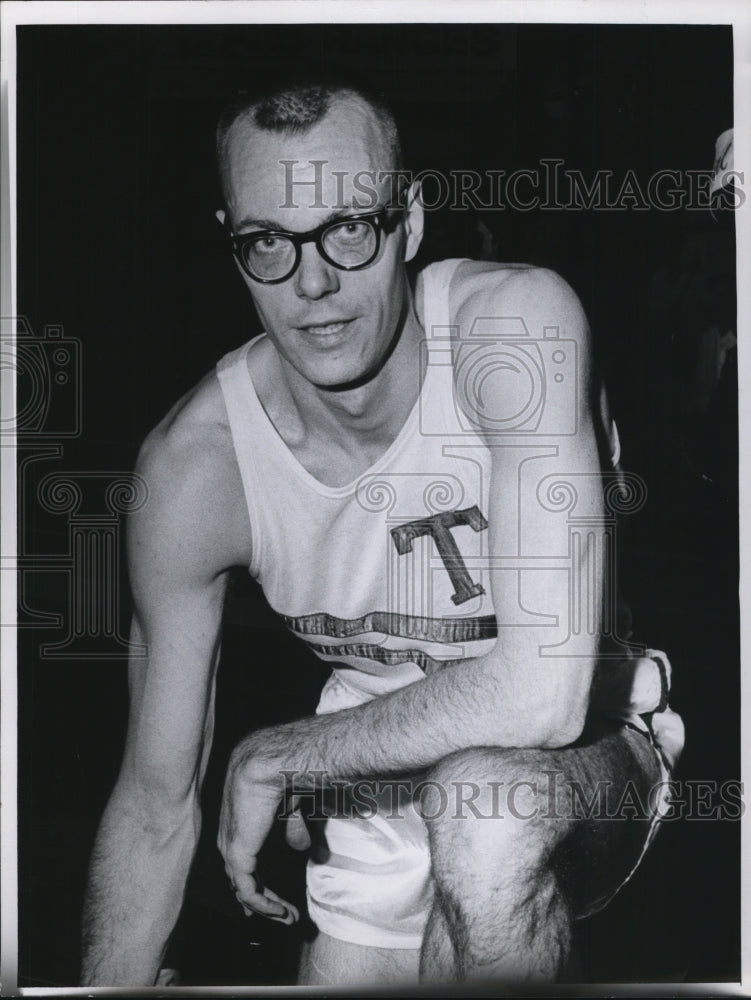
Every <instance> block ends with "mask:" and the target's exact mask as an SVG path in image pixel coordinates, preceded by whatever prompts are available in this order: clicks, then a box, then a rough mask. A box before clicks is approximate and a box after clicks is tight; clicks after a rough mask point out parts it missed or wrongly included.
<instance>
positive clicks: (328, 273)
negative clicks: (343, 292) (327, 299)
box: [294, 243, 339, 299]
mask: <svg viewBox="0 0 751 1000" xmlns="http://www.w3.org/2000/svg"><path fill="white" fill-rule="evenodd" d="M300 249H301V253H300V264H299V267H298V268H297V271H296V272H295V276H294V280H295V290H296V292H297V294H298V295H299V296H300V298H303V299H320V298H323V296H324V295H329V294H331V293H332V292H337V291H339V275H338V273H337V270H336V268H335V267H333V266H332V265H331V264H329V263H328V261H325V260H324V259H323V257H322V256H321V255H320V253H319V252H318V248H317V247H316V246H315V244H313V243H306V244H305V245H304V246H302V247H301V248H300Z"/></svg>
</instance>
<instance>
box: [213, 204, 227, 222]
mask: <svg viewBox="0 0 751 1000" xmlns="http://www.w3.org/2000/svg"><path fill="white" fill-rule="evenodd" d="M214 215H215V216H216V217H217V219H219V225H220V226H223V225H224V220H225V219H226V218H227V213H226V212H225V211H224V209H223V208H218V209H217V210H216V212H214Z"/></svg>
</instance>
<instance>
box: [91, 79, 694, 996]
mask: <svg viewBox="0 0 751 1000" xmlns="http://www.w3.org/2000/svg"><path fill="white" fill-rule="evenodd" d="M218 152H219V162H220V170H221V175H222V181H223V187H224V193H225V199H226V207H225V210H223V211H221V212H219V213H218V217H219V219H220V221H221V222H222V223H223V224H224V225H225V226H226V228H227V230H228V231H229V234H230V238H231V241H232V246H233V250H234V254H235V257H236V261H237V264H238V267H239V270H240V273H241V275H242V278H243V280H244V281H245V283H246V285H247V287H248V290H249V291H250V293H251V295H252V297H253V301H254V304H255V307H256V309H257V311H258V314H259V316H260V318H261V320H262V322H263V325H264V328H265V331H266V334H265V336H264V337H262V338H260V339H258V340H257V341H254V342H253V343H252V344H251V345H245V347H243V348H241V349H239V350H238V351H235V352H233V353H232V354H230V355H229V356H227V357H226V358H224V359H223V360H222V362H221V363H220V364H219V366H218V369H217V372H216V373H211V374H210V375H209V376H207V377H206V378H205V379H204V380H203V381H202V382H201V383H200V384H199V385H198V386H197V387H196V389H195V390H194V391H193V392H191V393H190V394H189V395H188V396H187V397H186V398H184V399H183V400H181V401H180V402H179V403H178V404H177V405H176V406H175V407H174V408H173V409H172V410H171V411H170V413H169V414H168V415H167V417H166V418H165V419H164V421H163V422H162V423H161V424H160V425H159V426H158V427H157V428H156V430H155V431H154V432H153V433H152V434H151V435H150V436H149V438H148V439H147V441H146V443H145V444H144V446H143V449H142V453H141V456H140V459H139V471H140V473H141V475H142V476H144V478H145V479H146V481H147V483H148V485H149V491H150V494H149V503H148V505H147V507H146V508H145V510H144V511H143V512H142V513H139V514H138V515H134V516H133V518H132V523H131V526H130V534H129V552H130V573H131V582H132V588H133V593H134V601H135V615H134V621H133V640H134V641H136V642H139V643H145V644H146V645H147V648H148V659H147V660H146V661H145V662H144V661H138V660H136V661H134V662H133V664H132V667H131V681H130V684H131V709H130V723H129V729H128V737H127V744H126V749H125V756H124V762H123V767H122V771H121V774H120V776H119V779H118V782H117V785H116V788H115V790H114V792H113V795H112V798H111V800H110V802H109V804H108V807H107V810H106V812H105V815H104V818H103V820H102V824H101V829H100V832H99V835H98V838H97V843H96V847H95V851H94V857H93V860H92V867H91V875H90V886H89V895H88V902H87V913H86V935H85V936H86V946H85V957H84V970H83V977H84V981H85V982H86V983H88V984H107V985H120V984H122V985H129V986H136V985H148V984H152V983H153V982H154V981H155V978H156V977H157V975H158V973H159V969H160V964H161V960H162V957H163V953H164V949H165V946H166V941H167V939H168V937H169V934H170V932H171V929H172V927H173V926H174V923H175V920H176V919H177V916H178V913H179V909H180V905H181V902H182V894H183V890H184V885H185V880H186V877H187V873H188V868H189V865H190V862H191V859H192V856H193V852H194V850H195V847H196V843H197V839H198V833H199V827H200V812H199V791H200V786H201V781H202V778H203V774H204V771H205V767H206V762H207V758H208V754H209V750H210V746H211V739H212V727H213V697H214V676H215V670H216V664H217V660H218V655H219V641H220V640H219V629H220V620H221V610H222V601H223V597H224V593H225V587H226V579H227V573H228V571H229V569H230V568H231V567H233V566H238V565H242V566H247V567H249V568H250V571H251V572H252V573H253V574H254V576H256V577H257V578H258V579H259V581H260V582H261V585H262V586H263V588H264V591H265V593H266V595H267V597H268V599H269V602H270V604H271V605H272V607H274V608H275V610H277V611H278V612H279V613H280V614H281V615H282V616H283V617H284V619H285V621H286V623H287V624H288V625H289V627H290V628H291V629H292V630H293V631H294V632H296V633H297V634H298V635H300V636H301V637H302V638H303V639H304V640H305V641H306V642H308V643H309V644H310V645H311V647H312V648H313V649H314V650H315V651H316V652H317V653H318V655H319V656H321V657H322V658H323V659H325V660H327V661H330V662H331V663H332V665H333V668H334V669H333V671H332V675H331V679H330V680H329V682H328V683H327V684H326V686H325V688H324V691H323V694H322V696H321V702H320V705H319V709H318V714H317V715H316V716H315V717H313V718H308V719H302V720H300V721H298V722H293V723H288V724H285V725H282V726H277V727H273V728H270V729H266V730H263V731H261V732H258V733H254V734H250V735H249V736H248V737H247V739H245V740H243V741H242V743H241V744H240V745H239V746H238V747H237V748H236V750H235V752H234V753H233V756H232V759H231V761H230V765H229V770H228V775H227V783H226V788H225V798H224V804H223V809H222V817H221V829H220V844H219V846H220V849H221V851H222V854H223V855H224V858H225V862H226V868H227V873H228V875H229V877H230V879H231V881H232V884H233V886H234V888H235V890H236V895H237V898H238V900H239V901H240V902H241V904H242V905H243V908H244V910H245V912H246V913H248V914H260V915H263V916H265V917H268V918H270V919H272V920H277V921H281V922H283V923H290V922H292V921H294V920H295V919H296V918H297V912H296V910H295V909H294V907H292V906H291V905H290V904H288V903H286V902H285V901H284V900H281V899H280V898H279V897H278V896H277V895H276V894H275V893H274V892H273V890H272V889H271V888H268V887H264V885H263V882H262V880H261V877H260V875H259V873H258V872H257V871H256V857H257V855H258V852H259V850H260V848H261V846H262V844H263V843H264V841H265V839H266V836H267V834H268V832H269V830H270V827H271V825H272V823H273V820H274V818H275V816H276V815H277V814H278V813H279V811H280V808H281V807H282V806H284V807H287V806H288V805H289V801H288V800H289V793H294V795H296V796H297V797H298V800H299V801H304V800H305V799H306V796H308V794H309V792H310V791H311V790H312V789H314V788H315V787H317V786H318V785H320V784H321V783H323V784H324V785H325V786H326V787H327V788H328V789H332V788H336V787H337V783H341V782H342V781H348V782H352V783H353V784H352V794H351V795H350V796H349V798H348V801H349V803H350V805H351V804H352V802H353V801H355V800H356V799H357V796H358V794H359V793H361V791H362V789H361V788H360V789H359V793H358V786H357V784H356V783H357V781H358V779H373V778H397V779H399V780H398V781H397V782H396V783H395V784H392V785H391V786H388V785H384V786H383V787H379V788H378V789H375V791H374V795H373V797H372V799H371V802H370V808H369V809H360V808H354V809H352V808H350V809H349V812H348V814H347V815H343V814H336V815H335V814H331V815H328V816H327V818H326V821H325V823H324V824H323V830H322V835H323V845H322V846H321V845H319V849H318V850H317V851H316V852H314V853H313V854H312V855H311V860H310V863H309V866H308V899H309V910H310V914H311V916H312V918H313V920H314V921H315V923H316V924H317V926H318V929H319V933H318V936H317V937H316V939H315V941H313V943H312V944H311V946H310V947H309V948H308V949H307V951H306V954H305V956H304V958H303V964H302V968H301V971H300V981H301V982H303V983H309V984H319V985H320V984H333V983H345V982H350V983H356V982H396V981H405V982H406V981H416V980H417V978H418V977H420V976H421V977H422V978H424V979H427V980H439V981H452V980H456V979H465V978H493V977H505V978H511V979H516V978H522V979H525V978H534V977H536V978H543V979H548V980H552V979H554V978H555V977H556V976H558V975H560V973H561V972H562V970H563V969H564V966H565V963H566V960H567V955H568V949H569V943H570V937H571V924H572V920H573V919H574V918H575V917H577V916H581V915H584V914H585V913H587V912H592V911H593V910H594V909H596V908H598V907H599V906H601V905H604V902H605V901H606V900H607V899H608V898H609V896H610V895H612V894H613V892H615V891H616V890H617V888H618V887H619V885H620V884H622V882H623V881H624V880H625V879H627V878H628V877H629V875H630V873H631V872H632V870H633V868H634V867H635V865H636V863H638V860H639V858H640V855H641V853H642V851H643V849H644V847H645V843H646V841H647V838H648V837H651V834H652V832H653V831H654V828H655V823H654V821H653V820H654V819H655V818H656V817H657V815H658V813H659V809H660V808H661V805H664V802H662V803H661V801H658V798H656V797H655V796H650V794H649V792H650V790H651V789H652V788H653V787H654V786H655V785H657V784H659V783H660V781H661V780H662V779H664V778H665V777H666V776H667V773H668V768H669V767H670V766H671V765H672V764H673V763H674V760H675V757H676V756H677V753H678V752H679V750H680V732H678V731H677V730H679V728H680V727H679V726H676V727H675V728H676V734H675V737H674V738H673V739H672V741H671V740H670V739H668V737H667V735H664V736H663V738H662V748H661V749H660V747H658V746H657V743H656V741H655V738H654V735H653V733H652V731H651V730H650V728H649V727H648V726H647V725H646V724H645V723H644V722H643V721H642V720H641V719H639V717H638V715H637V712H638V711H644V712H646V711H650V712H651V711H653V710H654V709H655V708H657V707H658V706H659V707H660V708H661V709H664V708H665V695H666V685H667V668H666V666H665V663H664V661H663V660H662V659H661V658H660V657H655V658H643V659H634V660H633V661H632V663H631V665H630V669H629V670H628V671H627V672H626V671H624V670H618V671H615V670H613V669H610V670H609V672H608V671H606V670H601V671H600V672H599V673H598V675H597V683H596V684H595V685H594V686H593V679H594V678H595V666H596V661H597V658H598V656H601V655H602V654H603V652H604V643H603V642H602V641H601V634H605V633H607V632H608V629H606V628H603V627H602V622H603V615H604V614H605V611H603V609H604V608H606V606H607V605H608V602H607V600H606V598H605V594H606V591H607V590H608V566H607V562H606V561H604V560H603V559H602V558H600V556H599V554H598V552H597V546H598V544H599V542H598V539H599V538H600V535H601V532H598V530H596V526H597V525H601V524H602V522H603V516H604V512H603V480H602V478H601V475H600V469H601V460H600V445H599V444H598V442H599V441H600V440H601V439H603V438H604V436H603V434H602V427H601V417H600V413H599V410H597V412H595V410H596V409H597V408H595V409H593V407H592V406H591V402H592V400H593V398H595V397H596V394H595V390H594V385H595V380H594V376H593V373H592V367H591V348H590V340H589V333H588V330H587V326H586V322H585V318H584V316H583V314H582V311H581V307H580V305H579V303H578V301H577V299H576V297H575V296H574V294H573V293H572V292H571V290H570V289H569V288H568V287H567V286H566V285H565V283H564V282H562V281H561V280H560V279H559V278H558V277H557V276H555V275H554V274H552V273H550V272H543V271H538V270H535V269H532V268H526V267H518V266H513V267H507V266H500V265H495V264H481V263H473V262H468V261H449V262H442V263H441V264H439V265H435V266H433V267H431V268H428V269H426V270H425V271H424V272H423V273H422V274H421V275H420V276H419V277H418V279H417V282H416V287H415V290H414V292H413V290H412V288H411V287H410V283H409V281H408V277H407V273H406V268H405V264H406V263H407V262H408V261H410V260H411V259H412V258H413V257H414V255H415V254H416V252H417V250H418V247H419V244H420V239H421V235H422V225H423V213H422V209H421V207H420V203H419V191H418V189H417V188H416V186H415V185H411V186H408V187H407V189H406V191H402V189H401V187H400V184H399V182H398V177H399V176H400V175H399V169H400V166H401V164H400V153H399V144H398V136H397V134H396V130H395V127H394V125H393V120H392V119H391V117H390V115H389V114H388V112H387V111H386V110H385V109H384V108H382V107H381V106H380V105H379V104H378V102H376V101H374V100H373V99H371V98H367V97H365V96H364V95H362V94H360V93H359V92H357V91H354V90H350V89H346V88H331V87H326V86H314V85H309V86H300V87H293V88H289V89H288V90H286V91H280V92H278V93H275V94H273V95H271V96H270V97H266V98H263V99H260V100H257V101H255V102H253V101H248V102H246V103H245V104H244V105H239V106H236V107H234V108H232V109H231V110H230V112H229V113H228V114H227V115H225V116H224V118H223V120H222V122H221V123H220V129H219V134H218ZM395 177H396V178H397V181H396V182H395ZM530 379H531V380H532V381H531V382H530ZM535 380H537V381H535ZM608 430H609V428H608ZM606 465H607V463H606ZM611 478H612V477H611ZM562 481H565V482H568V484H569V485H571V484H574V486H575V490H576V492H575V498H576V499H575V504H576V509H575V511H574V512H573V514H572V517H573V516H574V514H575V516H576V518H578V519H579V523H582V524H585V525H589V526H590V530H589V531H583V532H579V533H578V534H577V533H575V534H574V536H570V533H569V521H568V519H567V515H566V512H565V509H564V511H563V513H561V510H562V507H561V503H560V486H561V482H562ZM608 482H609V480H606V485H607V483H608ZM593 526H594V527H593ZM571 537H574V538H575V539H577V540H575V541H574V542H573V543H572V542H571ZM581 588H584V590H581ZM587 588H589V591H588V593H589V599H588V601H586V602H584V605H585V606H584V608H583V611H582V614H583V615H584V616H585V618H586V616H587V615H588V618H586V620H584V619H582V620H581V621H578V622H574V621H572V613H571V608H572V607H574V606H576V607H577V608H579V607H580V605H581V602H579V603H577V602H576V601H574V600H573V598H571V599H570V594H574V593H576V594H579V593H583V592H584V591H586V589H587ZM612 633H613V630H612V629H610V634H611V638H613V640H614V641H615V642H616V643H617V637H615V636H613V635H612ZM606 637H607V636H606ZM604 662H605V666H606V667H608V665H609V664H612V661H604ZM250 669H251V670H254V671H257V672H258V674H259V676H262V673H263V670H264V665H263V664H262V663H258V664H253V665H251V666H250ZM608 678H610V681H611V682H610V683H609V682H608ZM624 678H626V680H624ZM631 682H634V683H633V685H632V686H629V685H631ZM637 687H638V688H639V692H640V693H639V694H638V696H637V695H635V694H634V691H635V690H636V688H637ZM632 688H633V689H632ZM593 690H594V691H596V696H592V692H593ZM606 706H607V711H606ZM607 714H609V715H610V716H613V715H617V714H620V715H624V716H625V715H628V716H630V717H631V723H630V725H624V724H621V723H619V722H615V721H607V718H606V715H607ZM653 718H654V719H657V716H654V717H653ZM672 718H673V720H674V717H672ZM661 720H662V722H663V726H662V730H664V731H665V733H667V730H668V729H669V726H668V725H667V722H666V720H667V721H668V722H669V721H671V716H670V714H669V713H663V714H661ZM653 728H654V729H656V730H658V729H659V726H655V727H653ZM639 730H641V731H639ZM551 774H553V775H554V776H557V777H558V778H559V779H561V781H560V783H559V784H558V785H555V784H553V785H551V784H550V781H549V778H550V775H551ZM546 775H547V778H546V777H545V776H546ZM598 781H600V782H607V783H610V785H611V786H612V787H613V788H614V789H616V791H618V790H621V791H622V790H623V789H625V788H626V787H633V788H635V789H637V790H638V792H639V793H640V795H641V797H642V801H644V802H649V803H650V806H649V816H650V821H649V822H639V823H637V822H630V823H624V822H621V821H619V820H617V819H603V818H602V817H599V818H598V817H594V818H590V819H589V820H586V819H582V818H581V817H580V816H579V815H578V814H576V810H572V809H571V808H570V807H569V805H567V803H566V802H565V801H564V800H565V799H566V789H567V788H569V787H573V785H576V787H578V788H580V789H581V790H582V791H583V792H585V793H586V794H587V796H589V795H590V793H591V792H592V791H593V789H595V787H596V782H598ZM543 782H545V788H546V789H547V791H546V792H545V793H543V790H542V789H543ZM567 783H568V784H567ZM577 783H578V784H577ZM551 787H553V789H554V791H553V792H552V794H553V797H554V798H555V800H556V801H555V803H553V804H554V805H555V806H556V807H558V806H560V808H554V809H552V810H551V809H542V808H540V807H541V805H542V798H543V797H544V795H547V798H548V799H549V798H550V794H551V793H550V788H551ZM457 788H458V789H464V791H465V792H466V791H467V790H468V792H469V799H470V800H471V801H467V802H465V803H464V804H465V805H467V808H463V807H462V808H459V806H461V805H462V803H461V802H459V803H457V802H454V801H453V800H452V801H451V802H450V803H449V793H450V792H453V791H454V790H455V789H457ZM502 788H506V789H507V790H508V792H509V794H508V795H507V796H506V798H505V799H504V797H503V796H499V791H500V789H502ZM512 791H513V796H512V794H511V792H512ZM387 792H388V795H389V806H388V808H386V793H387ZM444 797H445V801H444ZM464 798H466V795H465V796H464ZM559 799H560V802H559V801H558V800H559ZM283 800H286V801H285V802H283ZM359 801H360V802H362V795H361V794H360V796H359ZM549 804H550V803H548V805H549ZM469 806H471V808H470V807H469ZM287 811H289V810H287ZM345 812H346V810H345ZM313 825H316V826H318V827H319V828H320V826H321V825H322V824H321V823H318V824H313ZM288 838H289V840H290V841H291V842H292V843H293V844H294V845H295V846H298V847H301V848H307V847H308V846H309V843H310V840H309V837H308V834H307V831H306V829H305V826H304V824H303V821H302V819H301V817H300V814H299V813H298V812H296V811H292V813H291V815H290V817H289V819H288Z"/></svg>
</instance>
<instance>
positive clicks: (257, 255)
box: [229, 208, 403, 285]
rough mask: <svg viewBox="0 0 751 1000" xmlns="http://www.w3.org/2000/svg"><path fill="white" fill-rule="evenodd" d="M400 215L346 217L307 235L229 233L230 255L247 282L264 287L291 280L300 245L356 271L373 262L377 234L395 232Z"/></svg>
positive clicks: (269, 231)
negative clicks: (248, 279) (313, 246)
mask: <svg viewBox="0 0 751 1000" xmlns="http://www.w3.org/2000/svg"><path fill="white" fill-rule="evenodd" d="M402 211H403V210H402V209H389V208H382V209H380V211H378V212H371V213H370V214H369V215H349V216H345V217H344V218H341V219H336V220H334V221H333V222H325V223H324V224H323V225H322V226H318V227H317V228H316V229H311V230H309V231H308V232H307V233H288V232H285V231H284V230H278V229H261V230H258V231H256V232H253V233H244V234H242V235H239V236H238V235H236V234H235V233H233V232H232V230H230V231H229V236H230V240H231V242H232V252H233V253H234V255H235V257H236V258H237V260H238V263H239V264H240V266H241V267H242V269H243V271H245V273H246V274H247V275H248V277H249V278H253V280H254V281H260V282H263V283H264V284H267V285H273V284H276V283H278V282H280V281H286V280H287V278H291V277H292V275H293V274H294V273H295V271H296V270H297V268H298V266H299V264H300V254H301V247H302V246H303V244H304V243H315V245H316V247H317V248H318V252H319V254H320V255H321V256H322V257H323V259H324V260H325V261H327V262H328V263H329V264H333V266H334V267H338V268H339V269H340V270H342V271H359V270H360V269H361V268H363V267H368V265H369V264H372V263H373V261H374V260H375V259H376V257H377V256H378V250H379V249H380V245H381V233H382V232H386V233H388V232H390V231H391V230H392V229H393V228H395V222H398V221H399V218H400V217H401V215H402Z"/></svg>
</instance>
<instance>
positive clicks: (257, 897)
mask: <svg viewBox="0 0 751 1000" xmlns="http://www.w3.org/2000/svg"><path fill="white" fill-rule="evenodd" d="M281 798H282V785H281V776H280V775H279V774H276V775H274V774H273V773H269V771H268V768H266V769H264V768H263V765H262V758H260V757H259V756H258V755H256V753H255V749H254V743H253V738H252V737H249V738H248V739H245V740H242V741H241V742H240V743H239V744H238V745H237V747H236V748H235V750H234V751H233V753H232V756H231V758H230V762H229V767H228V769H227V778H226V781H225V783H224V796H223V800H222V812H221V816H220V819H219V839H218V846H219V850H220V852H221V854H222V857H223V858H224V868H225V871H226V872H227V875H228V876H229V880H230V882H231V883H232V887H233V889H234V890H235V896H236V897H237V899H238V901H239V902H240V904H241V905H242V908H243V910H244V912H245V914H246V916H252V915H253V914H254V913H256V914H259V915H260V916H263V917H268V918H269V919H270V920H275V921H277V922H278V923H281V924H293V923H295V922H296V921H297V920H299V919H300V914H299V912H298V910H297V908H296V907H294V906H293V905H292V904H291V903H288V902H287V901H286V900H284V899H281V897H279V896H278V895H277V894H276V893H275V892H273V891H272V890H271V889H268V888H267V887H265V886H264V885H263V882H262V881H261V879H260V877H259V875H258V871H257V865H258V854H259V852H260V850H261V848H262V846H263V844H264V842H265V841H266V838H267V836H268V835H269V831H270V830H271V827H272V825H273V823H274V818H275V816H276V815H277V813H278V810H279V803H280V802H281ZM298 820H299V822H300V823H302V819H301V818H300V817H299V814H296V813H293V814H292V817H291V818H290V822H291V827H290V829H289V830H288V837H287V839H288V841H289V842H290V843H291V844H292V846H294V847H297V848H298V849H304V848H305V847H306V846H307V844H306V843H305V842H304V839H303V838H302V837H301V836H300V835H299V834H300V831H299V830H298V827H297V821H298Z"/></svg>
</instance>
